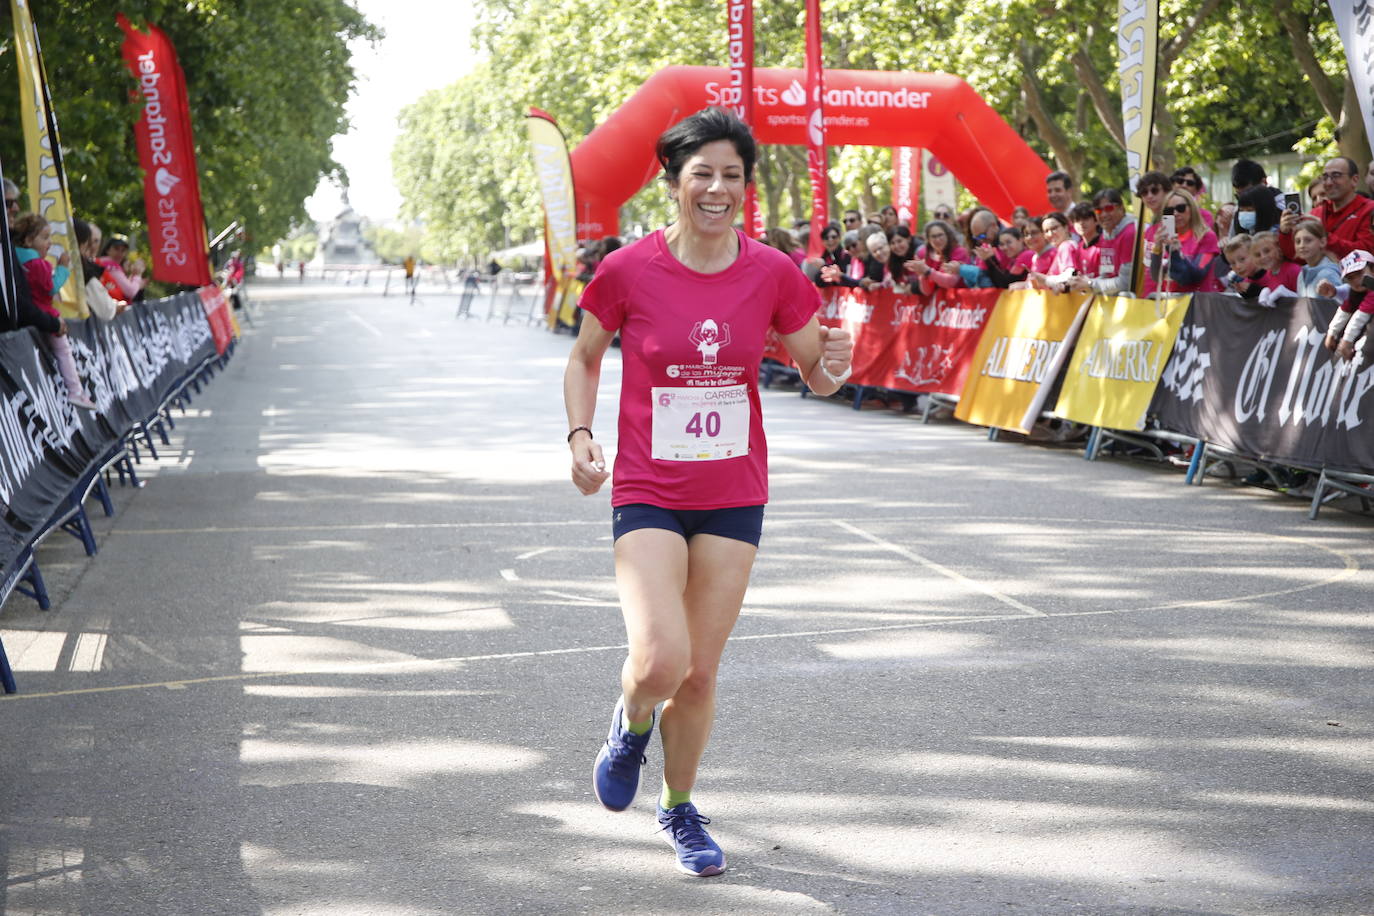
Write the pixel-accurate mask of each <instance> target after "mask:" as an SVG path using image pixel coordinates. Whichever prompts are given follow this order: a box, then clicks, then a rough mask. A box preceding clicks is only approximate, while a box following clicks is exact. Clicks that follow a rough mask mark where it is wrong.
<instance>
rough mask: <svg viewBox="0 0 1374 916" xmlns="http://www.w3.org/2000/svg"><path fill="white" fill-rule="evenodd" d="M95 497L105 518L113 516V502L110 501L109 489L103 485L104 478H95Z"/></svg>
mask: <svg viewBox="0 0 1374 916" xmlns="http://www.w3.org/2000/svg"><path fill="white" fill-rule="evenodd" d="M95 497H96V499H98V500H100V508H102V509H104V510H105V517H106V518H109V517H110V516H112V515H114V502H113V501H112V500H111V499H110V488H109V487H108V486H106V485H105V478H104V477H97V478H96V481H95Z"/></svg>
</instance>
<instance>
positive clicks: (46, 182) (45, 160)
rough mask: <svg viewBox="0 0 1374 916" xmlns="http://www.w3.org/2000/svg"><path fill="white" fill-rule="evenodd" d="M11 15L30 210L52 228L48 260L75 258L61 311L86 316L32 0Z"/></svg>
mask: <svg viewBox="0 0 1374 916" xmlns="http://www.w3.org/2000/svg"><path fill="white" fill-rule="evenodd" d="M10 11H11V13H12V15H13V18H14V47H15V63H16V65H17V67H18V69H19V114H20V120H21V121H22V122H23V124H24V147H25V152H26V153H27V154H28V155H27V161H28V180H29V206H30V209H32V210H33V212H34V213H37V214H39V215H40V216H42V217H43V218H44V219H46V220H47V221H48V223H49V224H50V225H51V226H52V248H50V249H49V250H48V260H49V261H51V262H52V264H53V266H54V267H56V266H57V262H58V259H59V258H61V257H62V255H63V254H64V253H67V254H70V256H71V263H70V264H69V265H68V270H70V271H71V273H70V275H69V277H68V279H67V282H66V284H65V285H63V287H62V289H61V290H60V291H59V296H60V298H58V299H57V300H56V301H55V303H54V304H56V305H57V310H58V311H59V312H61V313H62V315H64V316H65V317H67V318H87V317H90V312H89V311H88V310H87V308H86V290H85V281H84V280H83V279H82V276H81V255H80V254H79V253H78V250H77V245H76V233H75V232H74V231H73V229H72V202H71V195H69V194H68V193H67V172H66V170H65V169H64V168H63V167H62V143H61V139H60V138H59V137H58V134H57V118H56V117H55V116H54V115H53V110H52V96H51V95H50V94H49V92H48V75H47V71H46V70H45V69H44V67H43V49H42V47H41V46H40V45H39V43H38V30H37V29H36V28H34V24H33V16H32V15H31V14H30V12H29V3H28V0H10Z"/></svg>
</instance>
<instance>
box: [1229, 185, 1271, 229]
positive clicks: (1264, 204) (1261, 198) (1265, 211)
mask: <svg viewBox="0 0 1374 916" xmlns="http://www.w3.org/2000/svg"><path fill="white" fill-rule="evenodd" d="M1281 215H1282V214H1281V212H1280V210H1279V208H1278V207H1277V206H1275V205H1274V194H1273V192H1272V191H1270V189H1269V188H1267V187H1258V188H1251V189H1249V190H1248V191H1242V192H1241V194H1240V196H1239V197H1237V198H1236V214H1235V233H1241V232H1244V233H1247V234H1249V235H1254V234H1255V233H1256V232H1271V231H1273V230H1275V229H1277V228H1278V227H1279V217H1280V216H1281ZM1235 233H1233V234H1235Z"/></svg>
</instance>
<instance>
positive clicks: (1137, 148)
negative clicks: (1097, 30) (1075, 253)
mask: <svg viewBox="0 0 1374 916" xmlns="http://www.w3.org/2000/svg"><path fill="white" fill-rule="evenodd" d="M1116 13H1117V15H1116V48H1117V63H1116V72H1117V76H1118V77H1120V79H1121V124H1122V128H1123V131H1124V133H1125V135H1126V176H1127V179H1128V181H1129V183H1130V187H1131V193H1132V194H1134V195H1135V217H1136V223H1137V225H1138V226H1140V231H1138V232H1137V233H1136V242H1135V254H1134V257H1133V258H1132V260H1131V270H1132V273H1131V277H1132V283H1133V285H1134V286H1135V288H1136V289H1137V290H1139V289H1141V283H1142V280H1143V278H1144V276H1145V271H1144V270H1142V269H1141V263H1142V260H1141V259H1142V253H1143V251H1144V246H1145V201H1144V199H1143V198H1141V196H1140V191H1139V187H1138V185H1139V183H1140V176H1141V175H1143V174H1145V173H1146V172H1148V171H1149V170H1150V143H1151V141H1152V139H1153V137H1154V131H1155V71H1156V66H1157V64H1158V62H1159V0H1118V3H1117V11H1116Z"/></svg>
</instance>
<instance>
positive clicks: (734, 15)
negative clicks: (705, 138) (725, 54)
mask: <svg viewBox="0 0 1374 916" xmlns="http://www.w3.org/2000/svg"><path fill="white" fill-rule="evenodd" d="M726 4H727V6H726V9H727V16H726V31H727V33H728V35H727V37H728V39H729V52H730V86H731V89H732V90H733V93H732V97H733V98H734V100H735V101H734V105H732V106H731V107H732V108H733V109H734V112H735V114H736V115H738V116H739V119H740V120H741V121H743V122H744V123H745V124H746V125H747V126H748V127H749V129H750V130H753V128H754V0H726ZM744 231H745V233H746V234H747V235H749V236H750V237H752V238H756V239H761V238H763V214H762V213H761V212H759V200H758V192H757V190H756V189H755V186H754V184H753V183H752V182H751V183H750V184H749V186H748V187H747V188H745V189H744Z"/></svg>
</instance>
